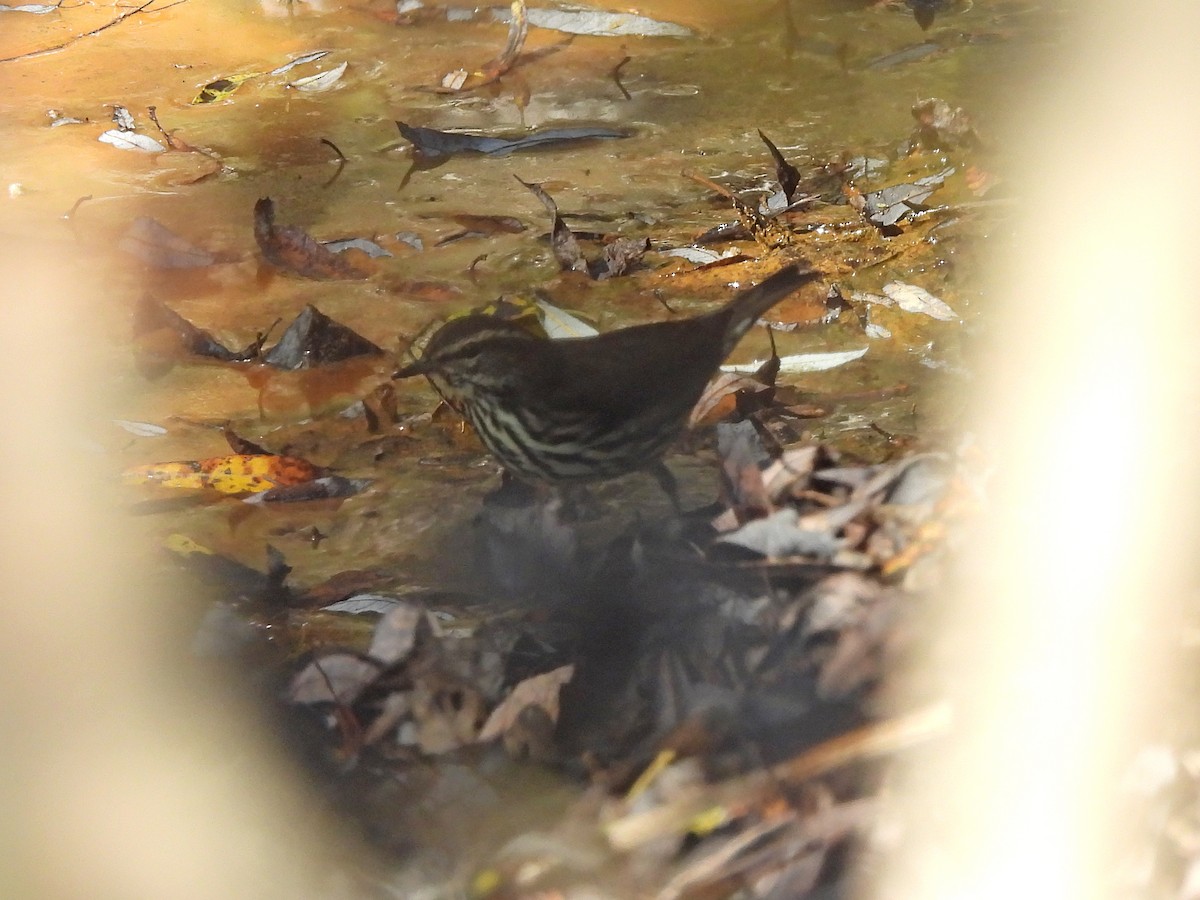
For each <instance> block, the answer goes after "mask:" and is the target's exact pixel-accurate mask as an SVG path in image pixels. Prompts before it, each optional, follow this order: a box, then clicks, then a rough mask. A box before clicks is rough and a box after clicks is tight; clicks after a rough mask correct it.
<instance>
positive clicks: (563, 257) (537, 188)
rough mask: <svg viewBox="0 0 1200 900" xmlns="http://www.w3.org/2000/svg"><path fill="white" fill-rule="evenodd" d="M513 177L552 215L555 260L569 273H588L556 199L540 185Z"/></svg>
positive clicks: (551, 225)
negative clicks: (560, 213) (559, 210)
mask: <svg viewBox="0 0 1200 900" xmlns="http://www.w3.org/2000/svg"><path fill="white" fill-rule="evenodd" d="M513 177H514V178H516V179H517V181H520V182H521V184H523V185H525V187H526V188H527V189H528V190H529V192H530V193H531V194H533V196H535V197H537V198H538V200H539V201H540V202H541V204H542V206H544V207H546V212H548V213H550V247H551V249H553V250H554V258H555V259H557V260H558V264H559V266H560V267H561V268H562V269H563V270H564V271H567V272H585V273H586V272H587V271H588V261H587V259H586V258H585V257H584V255H583V249H582V248H581V247H580V246H579V241H577V240H576V239H575V235H574V233H573V232H572V231H571V229H570V228H568V227H567V223H566V222H564V221H563V219H562V216H560V215H559V214H558V204H557V203H555V202H554V198H553V197H551V196H550V195H549V194H547V193H546V192H545V191H544V190H543V189H542V186H541V185H540V184H535V183H531V182H528V181H524V180H522V179H521V178H520V177H519V176H516V175H514V176H513Z"/></svg>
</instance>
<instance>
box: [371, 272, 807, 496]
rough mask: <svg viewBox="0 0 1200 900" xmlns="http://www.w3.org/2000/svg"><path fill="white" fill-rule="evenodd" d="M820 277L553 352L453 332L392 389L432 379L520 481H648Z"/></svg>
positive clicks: (491, 328)
mask: <svg viewBox="0 0 1200 900" xmlns="http://www.w3.org/2000/svg"><path fill="white" fill-rule="evenodd" d="M816 277H817V275H816V273H814V272H812V271H810V270H804V271H801V270H800V269H799V268H797V267H796V266H794V265H792V266H787V267H785V268H783V269H781V270H780V271H778V272H776V273H775V274H773V275H772V276H770V277H769V278H767V279H766V280H765V281H763V282H762V283H761V284H759V285H757V286H756V287H752V288H748V289H747V290H744V291H742V292H740V293H739V294H738V295H737V296H736V297H735V298H734V299H733V300H731V301H730V302H729V303H727V304H726V305H725V306H723V307H721V308H720V309H717V310H714V311H713V312H710V313H706V314H704V315H700V316H694V317H692V318H688V319H679V320H675V321H666V322H654V323H651V324H648V325H634V326H632V327H630V328H621V329H618V330H616V331H610V332H607V333H606V334H600V335H596V336H594V337H582V338H564V339H560V340H549V339H546V338H541V337H538V336H537V335H535V334H532V333H530V332H529V331H527V330H526V329H525V328H523V327H522V326H520V325H517V324H515V323H512V322H507V321H503V320H499V319H496V318H493V317H490V316H483V315H469V316H465V317H463V318H460V319H454V320H451V321H450V322H447V323H446V324H445V325H443V326H442V327H441V328H439V329H438V330H437V331H436V332H435V333H434V334H433V336H432V337H431V338H430V339H429V342H428V344H427V345H426V347H425V352H424V354H423V355H422V356H421V358H420V359H419V360H417V361H416V362H415V363H413V364H412V365H408V366H404V367H403V368H401V369H400V370H399V371H397V372H396V373H395V374H394V376H393V377H394V378H407V377H409V376H412V375H426V376H428V377H429V378H430V380H431V381H432V382H433V384H434V386H435V387H436V388H437V389H438V391H439V392H440V393H441V394H442V396H443V397H444V398H445V399H446V400H447V401H448V402H449V403H451V405H453V406H455V407H456V408H458V409H459V411H460V412H461V413H462V414H463V415H464V416H466V418H467V420H468V421H469V422H470V423H471V425H472V426H473V427H474V429H475V431H476V433H478V435H479V437H480V439H481V440H482V441H483V443H484V446H486V447H487V449H488V450H489V451H491V453H492V454H493V455H494V456H495V457H496V458H497V459H498V460H499V461H500V462H501V463H502V464H503V465H504V467H505V468H506V469H508V470H509V472H511V473H512V474H513V475H516V476H517V477H519V478H521V479H523V480H526V481H543V482H551V483H555V484H563V483H571V482H585V481H595V480H600V479H604V478H613V477H616V476H618V475H624V474H626V473H628V472H632V471H635V470H638V469H652V470H654V474H655V475H656V477H658V479H659V481H660V483H662V484H663V487H664V488H665V489H666V490H667V492H668V493H669V494H670V495H671V499H672V501H675V499H676V498H675V493H674V482H673V480H672V479H671V477H670V473H669V472H668V471H667V469H666V467H665V466H663V465H662V462H661V457H662V454H663V453H664V452H665V451H666V449H667V447H668V446H669V445H670V444H671V442H672V441H674V440H675V438H676V437H678V436H679V434H680V432H682V431H683V428H684V424H685V423H686V421H687V417H688V413H689V412H690V411H691V409H692V407H693V406H695V404H696V401H697V400H698V399H699V398H700V395H701V393H703V391H704V387H705V385H706V384H707V383H708V380H709V379H710V378H711V377H712V376H713V374H714V373H715V372H716V371H717V368H718V367H719V366H720V364H721V361H722V360H724V359H725V357H726V356H728V355H729V352H730V351H731V350H733V348H734V346H735V345H736V344H737V342H738V341H739V340H740V339H741V337H742V335H744V334H745V333H746V331H747V329H749V328H750V326H751V325H752V324H754V322H755V321H756V320H757V319H758V317H759V316H761V315H762V314H763V313H764V312H766V311H767V310H768V309H769V308H770V307H772V306H774V305H775V304H776V303H778V302H779V301H780V300H782V299H783V298H784V297H786V296H787V295H788V294H790V293H792V292H793V291H794V290H796V289H797V288H798V287H800V286H801V285H802V284H805V283H807V282H809V281H812V280H813V279H815V278H816Z"/></svg>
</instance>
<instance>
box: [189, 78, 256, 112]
mask: <svg viewBox="0 0 1200 900" xmlns="http://www.w3.org/2000/svg"><path fill="white" fill-rule="evenodd" d="M261 74H262V72H248V73H246V74H245V75H230V76H228V77H226V78H218V79H217V80H216V81H210V82H209V83H208V84H206V85H205V86H204V87H202V88H201V89H200V93H198V94H197V95H196V96H195V97H193V98H192V103H193V104H200V103H216V102H217V101H218V100H224V99H225V98H226V97H228V96H229V95H230V94H232V93H233V92H234V91H236V90H237V89H238V88H239V87H241V85H242V82H244V81H249V80H250V79H251V78H257V77H258V76H259V75H261Z"/></svg>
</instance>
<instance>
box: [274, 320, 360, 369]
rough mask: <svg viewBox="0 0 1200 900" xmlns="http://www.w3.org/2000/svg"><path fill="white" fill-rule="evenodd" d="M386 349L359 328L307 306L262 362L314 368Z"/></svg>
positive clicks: (278, 366) (285, 367)
mask: <svg viewBox="0 0 1200 900" xmlns="http://www.w3.org/2000/svg"><path fill="white" fill-rule="evenodd" d="M382 353H383V350H381V349H380V348H379V347H377V346H376V345H375V344H373V343H371V342H370V341H368V340H367V339H366V338H365V337H363V336H362V335H360V334H359V333H358V332H356V331H353V330H352V329H350V328H347V327H346V326H345V325H342V324H341V323H340V322H335V321H334V320H333V319H331V318H329V316H327V315H325V314H324V313H322V312H321V311H320V310H319V309H317V308H316V307H315V306H312V305H309V306H306V307H304V309H303V310H302V311H301V312H300V314H299V315H298V316H296V318H295V319H293V320H292V323H291V324H290V325H289V326H288V327H287V331H285V332H284V333H283V337H281V338H280V339H279V343H277V344H276V345H275V346H274V347H272V348H271V349H270V350H268V351H267V352H266V354H264V355H263V362H265V363H266V364H267V365H269V366H274V367H275V368H277V369H289V370H296V369H311V368H313V367H314V366H320V365H326V364H328V363H335V362H341V361H342V360H345V359H352V358H353V357H356V356H373V355H376V354H382Z"/></svg>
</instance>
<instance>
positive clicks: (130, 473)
mask: <svg viewBox="0 0 1200 900" xmlns="http://www.w3.org/2000/svg"><path fill="white" fill-rule="evenodd" d="M322 474H323V472H322V470H321V469H320V468H319V467H318V466H314V465H313V464H312V463H310V462H308V461H307V460H303V459H299V458H297V457H295V456H275V455H274V454H238V455H233V456H214V457H212V458H210V459H199V460H188V461H184V462H165V463H152V464H151V465H148V466H137V467H135V468H132V469H127V470H126V471H125V481H126V483H127V484H158V485H161V486H163V487H168V488H183V489H185V490H208V491H216V492H217V493H221V494H258V493H261V492H262V491H268V490H270V489H271V488H276V487H283V486H286V485H293V484H303V483H304V482H306V481H312V480H313V479H314V478H318V477H320V476H321V475H322Z"/></svg>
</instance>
